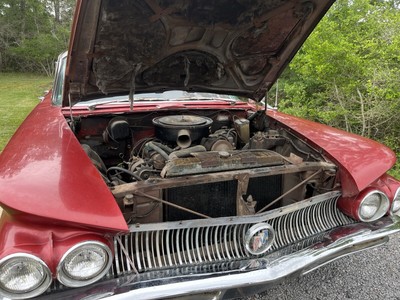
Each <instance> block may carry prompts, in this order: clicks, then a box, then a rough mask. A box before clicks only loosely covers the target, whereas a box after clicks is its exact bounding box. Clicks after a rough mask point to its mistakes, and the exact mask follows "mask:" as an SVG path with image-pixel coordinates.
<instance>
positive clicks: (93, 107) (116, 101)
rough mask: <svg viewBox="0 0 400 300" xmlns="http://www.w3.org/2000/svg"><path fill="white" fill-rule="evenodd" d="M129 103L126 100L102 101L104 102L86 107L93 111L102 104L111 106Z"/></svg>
mask: <svg viewBox="0 0 400 300" xmlns="http://www.w3.org/2000/svg"><path fill="white" fill-rule="evenodd" d="M127 102H129V100H128V99H124V100H110V101H104V102H97V103H93V104H90V105H88V106H87V109H88V110H95V109H96V107H97V106H101V105H104V104H111V103H127Z"/></svg>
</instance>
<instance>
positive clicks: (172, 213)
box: [74, 109, 337, 224]
mask: <svg viewBox="0 0 400 300" xmlns="http://www.w3.org/2000/svg"><path fill="white" fill-rule="evenodd" d="M74 132H75V134H76V136H77V138H78V140H79V142H80V143H81V145H82V147H83V149H84V151H85V152H86V153H87V155H88V156H89V158H90V159H91V161H92V162H93V164H94V165H95V166H96V168H97V169H98V171H99V172H100V173H101V175H102V177H103V179H104V181H105V182H106V184H107V185H108V186H109V188H110V190H111V192H112V193H113V195H114V197H115V199H116V201H117V203H118V205H119V207H120V209H121V211H122V213H123V215H124V217H125V220H126V221H127V223H128V224H136V223H157V222H164V221H180V220H189V219H198V218H218V217H227V216H243V215H255V214H258V213H262V212H264V211H269V210H272V209H277V208H279V207H282V206H286V205H288V204H293V203H296V202H299V201H301V200H304V199H307V198H309V197H312V196H315V195H318V194H322V193H325V192H328V191H331V190H333V189H334V188H335V187H336V186H337V183H336V167H335V165H333V164H331V163H330V162H328V161H327V160H326V159H325V158H324V157H323V156H322V155H321V154H320V153H319V152H318V151H316V150H315V149H313V148H312V147H310V146H309V145H307V144H306V143H305V142H304V141H302V140H300V139H299V138H297V137H295V136H294V135H293V134H292V133H291V132H290V130H288V129H285V128H284V127H282V126H280V125H279V123H277V122H271V121H270V120H269V119H268V117H267V115H266V113H265V111H263V110H258V111H248V110H243V109H233V110H190V111H189V110H174V111H171V110H168V111H153V112H147V113H144V112H135V113H130V114H124V115H112V114H110V115H102V116H86V117H80V118H77V119H74Z"/></svg>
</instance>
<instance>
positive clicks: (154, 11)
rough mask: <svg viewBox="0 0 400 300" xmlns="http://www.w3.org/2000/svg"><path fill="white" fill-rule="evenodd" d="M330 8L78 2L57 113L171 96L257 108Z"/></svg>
mask: <svg viewBox="0 0 400 300" xmlns="http://www.w3.org/2000/svg"><path fill="white" fill-rule="evenodd" d="M333 2H334V1H333V0H313V1H307V0H306V1H295V0H216V1H198V0H196V1H188V0H178V1H172V0H137V1H129V0H124V1H113V0H87V1H78V3H77V6H78V9H77V12H76V15H75V18H74V22H73V28H72V36H71V44H70V48H69V57H68V65H67V70H66V80H65V85H64V88H65V90H64V96H63V105H65V106H68V105H69V104H70V103H69V102H71V104H75V103H76V102H78V101H82V100H85V99H91V98H93V97H96V96H97V95H103V94H118V93H129V92H131V93H142V92H157V91H165V90H171V89H174V90H188V91H208V92H216V93H225V94H234V95H241V96H245V97H249V98H252V99H255V100H260V99H262V98H263V97H264V95H265V92H266V91H267V90H268V89H269V88H270V87H271V86H272V84H273V83H274V82H275V80H276V78H277V77H278V76H279V74H280V73H281V72H282V70H283V68H284V67H285V66H286V65H287V64H288V62H289V61H290V59H291V58H292V57H293V56H294V54H295V53H296V51H297V50H298V49H299V47H300V46H301V45H302V43H303V42H304V40H305V39H306V38H307V36H308V35H309V34H310V32H311V31H312V30H313V29H314V27H315V26H316V24H317V23H318V22H319V20H320V19H321V18H322V16H323V15H324V14H325V12H326V11H327V10H328V8H329V7H330V6H331V4H332V3H333Z"/></svg>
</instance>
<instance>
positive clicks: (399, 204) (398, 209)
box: [390, 188, 400, 215]
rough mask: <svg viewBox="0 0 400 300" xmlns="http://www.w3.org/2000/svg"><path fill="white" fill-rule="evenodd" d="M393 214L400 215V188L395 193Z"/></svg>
mask: <svg viewBox="0 0 400 300" xmlns="http://www.w3.org/2000/svg"><path fill="white" fill-rule="evenodd" d="M390 211H391V213H392V214H393V215H400V188H398V189H397V191H396V193H395V194H394V198H393V203H392V207H391V209H390Z"/></svg>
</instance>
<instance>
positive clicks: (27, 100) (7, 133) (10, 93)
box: [0, 73, 53, 152]
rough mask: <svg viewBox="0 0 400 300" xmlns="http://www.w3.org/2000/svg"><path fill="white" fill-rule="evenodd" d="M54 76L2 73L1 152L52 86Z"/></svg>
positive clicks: (0, 86)
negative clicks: (40, 98)
mask: <svg viewBox="0 0 400 300" xmlns="http://www.w3.org/2000/svg"><path fill="white" fill-rule="evenodd" d="M52 80H53V79H52V78H50V77H46V76H41V75H36V74H17V73H0V112H1V113H0V152H1V151H2V150H3V149H4V147H5V145H6V144H7V142H8V141H9V139H10V138H11V136H12V135H13V133H14V132H15V130H17V128H18V126H19V125H20V124H21V122H22V121H23V120H24V119H25V117H26V116H27V115H28V114H29V112H30V111H31V110H32V109H33V107H35V106H36V105H37V104H38V103H39V99H38V97H40V96H43V94H44V91H45V90H48V89H50V88H51V85H52Z"/></svg>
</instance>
